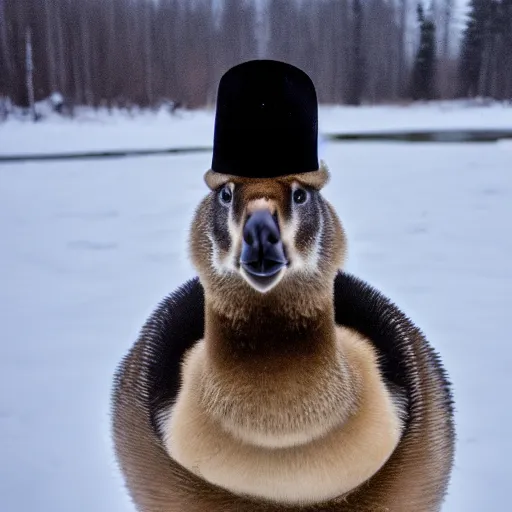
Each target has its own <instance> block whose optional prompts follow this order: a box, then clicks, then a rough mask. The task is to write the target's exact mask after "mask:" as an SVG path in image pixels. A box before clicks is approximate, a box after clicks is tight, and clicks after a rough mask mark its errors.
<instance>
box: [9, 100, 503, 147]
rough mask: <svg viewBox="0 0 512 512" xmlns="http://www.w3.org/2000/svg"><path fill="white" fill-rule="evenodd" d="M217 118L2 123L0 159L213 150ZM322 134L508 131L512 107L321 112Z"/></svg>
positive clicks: (81, 114)
mask: <svg viewBox="0 0 512 512" xmlns="http://www.w3.org/2000/svg"><path fill="white" fill-rule="evenodd" d="M213 124H214V113H213V111H211V110H204V111H199V112H188V111H184V112H180V113H178V114H177V115H175V116H171V115H169V114H168V113H166V112H165V111H163V110H161V111H159V112H157V113H151V112H145V113H139V114H137V115H133V116H130V115H129V114H128V113H127V112H126V111H114V112H113V113H112V114H108V113H107V112H106V111H100V112H92V111H91V110H89V109H82V110H80V109H79V110H78V112H77V117H76V119H68V118H62V117H60V116H57V115H55V114H54V115H50V116H49V117H48V118H47V119H45V120H43V121H41V122H39V123H35V124H34V123H32V122H31V121H29V120H27V119H25V120H19V119H10V120H9V121H7V122H4V123H1V122H0V156H1V155H2V154H3V155H5V154H19V153H54V152H59V151H65V152H73V151H99V150H112V151H113V150H125V149H162V148H168V147H191V146H193V147H196V146H206V147H209V146H211V144H212V131H213ZM319 127H320V132H321V133H322V134H328V133H354V132H355V133H365V132H375V131H397V130H425V129H432V130H435V129H447V128H454V129H490V128H495V129H509V130H512V105H507V104H500V103H492V104H490V105H489V106H482V105H481V104H480V103H475V104H473V105H472V106H468V103H467V101H464V102H437V103H432V104H418V105H413V106H403V107H400V106H374V107H361V108H356V107H346V106H343V107H331V106H323V107H321V108H320V114H319Z"/></svg>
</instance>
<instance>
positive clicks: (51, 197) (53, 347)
mask: <svg viewBox="0 0 512 512" xmlns="http://www.w3.org/2000/svg"><path fill="white" fill-rule="evenodd" d="M38 144H40V142H39V143H38ZM36 145H37V144H36ZM511 149H512V148H511V147H510V146H507V145H505V144H503V145H500V144H484V145H470V144H466V145H458V144H453V145H434V144H430V145H407V144H365V143H351V144H330V145H327V146H324V147H323V156H324V158H325V160H326V162H327V163H328V165H329V167H330V169H331V173H332V181H331V183H330V185H329V186H328V187H327V189H326V192H325V195H326V196H327V197H328V198H329V199H330V200H331V201H332V203H333V204H334V206H335V207H336V209H337V211H338V213H339V215H340V217H341V219H342V221H343V222H344V225H345V228H346V230H347V234H348V239H349V262H348V270H349V271H351V272H353V273H355V274H357V275H358V276H360V277H362V278H364V279H366V280H367V281H369V282H370V283H372V284H373V285H375V286H377V287H378V288H379V289H380V290H381V291H382V292H384V293H385V294H386V295H388V296H389V297H391V298H392V299H393V300H394V301H395V302H397V304H398V305H399V306H400V307H401V308H402V309H403V310H404V311H405V312H406V313H407V314H408V315H409V316H411V317H412V319H413V320H414V321H415V322H416V323H417V324H418V325H419V326H420V327H421V328H422V329H423V330H424V331H425V333H426V334H427V337H428V338H429V339H430V341H431V342H432V343H433V345H434V346H435V347H436V349H438V350H439V351H440V352H441V354H442V357H443V360H444V362H445V365H446V367H447V369H448V371H449V373H450V376H451V379H452V381H453V384H454V390H455V400H456V407H457V431H458V446H457V458H456V467H455V471H454V475H453V481H452V485H451V487H450V496H449V498H448V501H447V503H446V507H445V510H446V511H448V512H450V511H453V512H457V511H464V512H481V511H482V510H492V511H494V510H496V511H500V510H503V511H504V510H505V509H507V507H508V505H507V504H508V502H509V488H508V487H509V484H510V481H511V476H512V474H511V469H510V460H511V459H512V438H511V436H510V431H511V423H512V412H511V408H510V391H511V389H512V373H511V371H510V369H511V368H512V344H511V335H510V332H509V323H508V322H509V317H510V311H511V308H512V292H511V290H512V265H511V263H510V261H511V254H512V237H511V234H510V233H511V232H512V230H511V228H510V223H511V222H512V172H511V171H512V150H511ZM208 166H209V155H207V154H203V155H197V156H194V155H189V156H173V157H147V158H134V159H121V160H104V161H101V160H98V161H83V162H73V163H70V162H59V163H54V162H48V163H31V164H7V165H2V166H0V230H1V233H2V244H1V247H2V250H0V283H1V285H0V321H1V325H2V337H1V339H0V510H1V511H2V512H33V511H35V510H37V511H39V512H69V511H73V512H93V511H94V512H113V511H117V512H127V511H131V510H133V508H132V506H131V505H130V504H129V502H128V500H127V498H126V497H125V492H124V489H123V487H122V483H121V480H120V477H119V475H118V473H117V469H116V467H115V464H114V462H113V456H112V451H111V445H110V439H109V431H108V428H109V393H110V386H111V377H112V373H113V371H114V369H115V366H116V365H117V363H118V361H119V360H120V358H121V357H122V355H123V354H124V353H125V352H126V350H127V349H128V348H129V346H130V345H131V343H132V342H133V341H134V339H135V337H136V336H137V333H138V329H139V328H140V326H141V325H142V323H143V322H144V320H145V318H146V317H147V316H148V315H149V313H150V312H151V310H152V309H153V308H154V306H155V305H156V304H157V302H158V301H159V300H160V299H161V298H162V297H163V296H164V295H165V294H166V293H168V292H169V291H171V290H173V289H174V288H175V287H177V286H179V285H180V284H181V283H183V282H184V281H185V280H186V279H188V278H189V277H191V276H193V275H194V271H193V269H192V268H191V266H190V264H189V263H188V260H187V253H186V236H187V230H188V224H189V221H190V218H191V215H192V212H193V210H194V208H195V206H196V204H197V203H198V202H199V200H200V198H201V197H202V196H203V195H204V194H206V192H207V189H206V187H205V186H204V185H203V182H202V174H203V172H204V171H205V170H206V169H207V168H208ZM507 404H509V405H507Z"/></svg>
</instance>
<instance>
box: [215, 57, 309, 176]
mask: <svg viewBox="0 0 512 512" xmlns="http://www.w3.org/2000/svg"><path fill="white" fill-rule="evenodd" d="M318 168H319V165H318V105H317V98H316V92H315V86H314V85H313V82H312V81H311V79H310V78H309V76H308V75H307V74H306V73H304V71H301V70H300V69H298V68H296V67H295V66H291V65H290V64H286V63H284V62H277V61H273V60H253V61H249V62H245V63H243V64H239V65H238V66H235V67H234V68H231V69H230V70H229V71H227V72H226V74H225V75H224V76H223V77H222V78H221V80H220V83H219V90H218V93H217V112H216V116H215V135H214V144H213V160H212V170H213V171H216V172H219V173H223V174H231V175H235V176H243V177H248V178H275V177H277V176H284V175H287V174H297V173H303V172H310V171H316V170H318Z"/></svg>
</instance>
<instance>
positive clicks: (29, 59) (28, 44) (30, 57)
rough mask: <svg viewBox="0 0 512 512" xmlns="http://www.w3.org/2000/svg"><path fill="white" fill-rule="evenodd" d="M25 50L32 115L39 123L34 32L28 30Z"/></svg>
mask: <svg viewBox="0 0 512 512" xmlns="http://www.w3.org/2000/svg"><path fill="white" fill-rule="evenodd" d="M25 45H26V46H25V49H26V61H25V62H26V64H25V69H26V73H27V96H28V104H29V109H30V113H31V115H32V119H33V120H34V121H37V113H36V102H35V97H34V57H33V53H32V30H31V29H30V28H27V32H26V36H25Z"/></svg>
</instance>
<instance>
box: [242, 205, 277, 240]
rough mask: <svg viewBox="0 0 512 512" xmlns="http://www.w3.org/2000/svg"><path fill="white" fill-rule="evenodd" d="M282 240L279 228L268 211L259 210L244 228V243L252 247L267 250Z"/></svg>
mask: <svg viewBox="0 0 512 512" xmlns="http://www.w3.org/2000/svg"><path fill="white" fill-rule="evenodd" d="M280 240H281V234H280V233H279V226H278V225H277V222H276V220H275V219H274V217H273V216H272V214H271V213H270V211H268V210H257V211H255V212H254V213H253V214H252V215H251V216H250V217H249V219H248V220H247V222H246V223H245V226H244V241H245V243H246V244H248V245H250V246H254V247H255V248H256V246H258V248H259V249H263V250H264V249H265V248H266V247H268V246H271V245H273V244H277V243H278V242H279V241H280Z"/></svg>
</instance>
